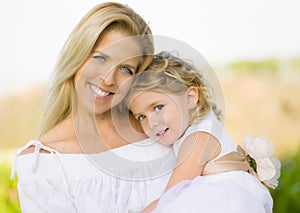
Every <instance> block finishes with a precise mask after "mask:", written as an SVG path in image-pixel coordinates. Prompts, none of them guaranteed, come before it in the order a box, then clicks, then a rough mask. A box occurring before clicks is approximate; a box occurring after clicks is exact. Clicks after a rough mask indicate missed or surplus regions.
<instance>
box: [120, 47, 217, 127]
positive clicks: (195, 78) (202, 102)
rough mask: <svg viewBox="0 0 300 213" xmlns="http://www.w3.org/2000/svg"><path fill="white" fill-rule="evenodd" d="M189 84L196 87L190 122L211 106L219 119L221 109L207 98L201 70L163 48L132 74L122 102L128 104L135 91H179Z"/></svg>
mask: <svg viewBox="0 0 300 213" xmlns="http://www.w3.org/2000/svg"><path fill="white" fill-rule="evenodd" d="M191 86H194V87H196V88H197V89H198V93H199V98H198V101H197V105H196V107H195V108H193V109H192V110H191V112H190V115H191V116H190V123H191V124H193V123H197V122H199V121H200V120H201V119H202V118H203V117H204V116H205V115H206V114H207V113H208V112H209V111H210V110H211V109H212V110H213V111H214V112H215V114H216V116H217V117H218V119H221V112H220V111H219V110H218V109H217V107H216V105H215V104H214V103H213V101H212V99H211V95H210V92H209V89H208V85H207V83H206V82H205V79H204V77H203V75H202V73H201V72H200V71H199V70H197V69H196V68H195V67H194V66H193V65H192V64H190V63H188V62H187V61H184V60H182V59H180V58H177V57H175V56H173V55H172V54H170V53H168V52H165V51H164V52H161V53H159V54H157V55H155V56H154V58H153V60H152V63H151V64H150V66H149V67H148V68H147V70H146V71H144V72H142V73H139V74H137V75H136V76H135V78H134V81H133V83H132V86H131V90H130V91H129V93H128V94H127V97H126V100H125V102H124V104H125V105H126V106H129V104H130V101H131V98H132V97H133V96H134V94H135V93H136V92H141V91H157V92H163V93H170V94H181V93H182V92H186V91H187V89H188V88H189V87H191Z"/></svg>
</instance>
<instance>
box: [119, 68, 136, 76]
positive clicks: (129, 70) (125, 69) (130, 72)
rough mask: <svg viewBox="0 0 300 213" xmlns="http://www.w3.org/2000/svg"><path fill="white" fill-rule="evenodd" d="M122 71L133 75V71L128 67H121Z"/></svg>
mask: <svg viewBox="0 0 300 213" xmlns="http://www.w3.org/2000/svg"><path fill="white" fill-rule="evenodd" d="M121 70H122V72H125V73H128V74H129V75H133V72H132V70H131V69H129V68H128V67H121Z"/></svg>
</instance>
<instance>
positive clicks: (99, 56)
mask: <svg viewBox="0 0 300 213" xmlns="http://www.w3.org/2000/svg"><path fill="white" fill-rule="evenodd" d="M93 58H94V59H96V60H97V61H100V62H102V61H105V58H104V57H103V56H101V55H95V56H93Z"/></svg>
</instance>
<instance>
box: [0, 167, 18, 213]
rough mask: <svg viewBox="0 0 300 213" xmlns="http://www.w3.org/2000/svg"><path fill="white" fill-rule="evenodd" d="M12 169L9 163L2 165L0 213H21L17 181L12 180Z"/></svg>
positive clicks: (0, 169) (0, 168)
mask: <svg viewBox="0 0 300 213" xmlns="http://www.w3.org/2000/svg"><path fill="white" fill-rule="evenodd" d="M10 171H11V167H10V165H9V164H8V163H0V174H1V175H0V212H5V213H18V212H21V210H20V206H19V201H18V193H17V179H14V180H11V179H10Z"/></svg>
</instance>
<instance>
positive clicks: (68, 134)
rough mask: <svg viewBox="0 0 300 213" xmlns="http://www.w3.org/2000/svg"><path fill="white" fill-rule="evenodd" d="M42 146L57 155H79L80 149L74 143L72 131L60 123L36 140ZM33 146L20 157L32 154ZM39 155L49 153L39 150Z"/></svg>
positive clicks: (74, 138)
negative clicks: (57, 153) (55, 152)
mask: <svg viewBox="0 0 300 213" xmlns="http://www.w3.org/2000/svg"><path fill="white" fill-rule="evenodd" d="M38 141H39V142H40V143H41V144H42V145H43V146H45V147H48V148H50V149H52V150H55V151H57V152H59V153H63V154H68V153H81V148H80V146H79V144H78V143H77V141H76V137H75V134H74V133H73V129H71V128H68V126H67V124H64V123H61V124H58V125H57V126H55V127H54V128H53V129H51V130H50V131H48V132H47V133H46V134H44V135H42V136H41V137H40V138H39V140H38ZM34 150H35V145H34V144H33V145H31V146H30V147H28V148H27V149H25V150H23V151H22V152H21V154H20V155H24V154H29V153H33V152H34ZM39 152H40V153H50V152H49V151H47V150H46V149H43V148H41V149H40V150H39Z"/></svg>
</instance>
